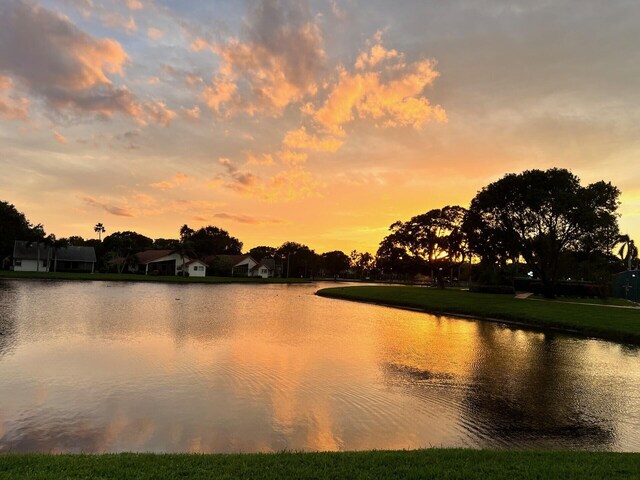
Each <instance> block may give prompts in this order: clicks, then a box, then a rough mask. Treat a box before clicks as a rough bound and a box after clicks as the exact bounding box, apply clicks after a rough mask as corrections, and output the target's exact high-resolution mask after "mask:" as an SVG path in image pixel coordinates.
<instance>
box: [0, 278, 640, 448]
mask: <svg viewBox="0 0 640 480" xmlns="http://www.w3.org/2000/svg"><path fill="white" fill-rule="evenodd" d="M324 286H330V285H328V284H318V285H291V286H287V285H168V284H144V283H107V282H49V281H7V280H2V281H0V333H1V335H0V452H6V451H13V452H22V451H41V452H119V451H154V452H240V451H242V452H257V451H278V450H283V449H292V450H360V449H372V448H376V449H400V448H417V447H428V446H464V447H498V448H504V447H506V448H525V447H526V448H528V447H536V448H537V447H544V448H580V449H603V450H625V451H640V351H639V350H638V349H635V348H633V347H625V346H621V345H617V344H614V343H609V342H603V341H596V340H586V339H577V338H572V337H568V336H562V335H545V334H541V333H536V332H530V331H522V330H518V329H513V328H509V327H506V326H504V325H499V324H493V323H485V322H476V321H467V320H459V319H454V318H446V317H436V316H432V315H426V314H420V313H413V312H407V311H400V310H393V309H390V308H385V307H378V306H372V305H365V304H358V303H349V302H346V301H340V300H331V299H325V298H320V297H317V296H315V295H314V292H315V291H316V290H317V289H318V288H321V287H324ZM594 308H595V307H594Z"/></svg>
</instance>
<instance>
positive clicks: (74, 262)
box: [51, 246, 97, 273]
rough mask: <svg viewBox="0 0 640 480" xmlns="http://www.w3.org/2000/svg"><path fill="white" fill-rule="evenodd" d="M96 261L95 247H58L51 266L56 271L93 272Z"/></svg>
mask: <svg viewBox="0 0 640 480" xmlns="http://www.w3.org/2000/svg"><path fill="white" fill-rule="evenodd" d="M96 261H97V260H96V251H95V249H94V248H93V247H83V246H69V247H60V248H58V249H56V254H55V255H54V257H53V265H52V266H51V268H52V269H53V271H54V272H76V273H93V272H94V270H95V267H96Z"/></svg>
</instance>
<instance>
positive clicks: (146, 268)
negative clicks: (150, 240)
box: [119, 250, 207, 277]
mask: <svg viewBox="0 0 640 480" xmlns="http://www.w3.org/2000/svg"><path fill="white" fill-rule="evenodd" d="M135 256H136V262H137V270H138V272H144V274H145V275H180V274H181V273H182V262H183V261H184V267H185V269H187V270H186V271H187V273H188V274H189V276H190V277H204V276H205V275H206V273H207V265H206V264H205V263H204V262H201V261H200V260H197V259H194V258H190V257H188V256H187V255H185V256H184V257H183V256H182V255H180V253H178V252H175V251H174V250H146V251H144V252H140V253H136V255H135ZM119 261H123V259H119Z"/></svg>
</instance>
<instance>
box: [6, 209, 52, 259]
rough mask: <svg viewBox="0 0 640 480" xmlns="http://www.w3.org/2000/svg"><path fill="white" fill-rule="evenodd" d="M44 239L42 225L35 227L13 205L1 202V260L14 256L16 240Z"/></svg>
mask: <svg viewBox="0 0 640 480" xmlns="http://www.w3.org/2000/svg"><path fill="white" fill-rule="evenodd" d="M44 237H45V232H44V228H43V227H42V225H33V224H32V223H31V222H30V221H29V220H27V217H26V216H25V215H24V213H22V212H20V211H18V209H17V208H16V207H15V206H14V205H13V204H11V203H8V202H2V201H0V258H4V257H6V256H9V255H11V254H12V252H13V244H14V243H15V241H16V240H26V241H42V239H44Z"/></svg>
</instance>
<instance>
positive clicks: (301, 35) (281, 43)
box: [191, 2, 325, 116]
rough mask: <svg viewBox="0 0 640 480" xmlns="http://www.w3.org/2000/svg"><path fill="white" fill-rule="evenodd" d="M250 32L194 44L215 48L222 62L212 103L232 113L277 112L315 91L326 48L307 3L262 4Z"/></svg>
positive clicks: (197, 48)
mask: <svg viewBox="0 0 640 480" xmlns="http://www.w3.org/2000/svg"><path fill="white" fill-rule="evenodd" d="M246 30H247V32H246V37H247V38H246V40H240V39H237V38H232V39H230V40H228V41H227V42H226V43H219V44H212V43H210V42H207V41H206V40H204V39H202V38H196V39H195V40H194V41H193V42H192V44H191V48H192V50H194V51H202V50H210V51H212V52H214V53H215V54H217V55H218V56H219V57H220V60H221V65H220V68H219V70H218V72H217V77H216V80H215V81H214V83H213V85H212V86H210V87H207V89H206V90H205V94H204V95H205V96H206V97H208V98H211V99H213V100H212V101H208V102H207V103H208V105H209V106H210V107H211V108H212V110H214V111H216V112H218V113H219V112H220V111H221V107H222V105H223V104H224V106H225V111H226V112H228V113H230V114H236V113H239V112H244V113H248V114H249V115H254V114H256V113H264V114H268V115H273V116H277V115H280V114H281V113H282V111H283V109H284V108H285V107H286V106H287V105H289V104H291V103H293V102H297V101H299V100H301V99H303V98H304V97H305V96H306V95H315V94H316V92H317V91H318V75H319V74H320V73H321V72H322V70H323V68H324V62H325V52H324V49H323V45H322V43H323V41H322V35H321V32H320V28H319V26H318V24H317V23H316V19H315V18H311V17H309V15H308V13H307V12H306V11H305V10H304V8H303V6H301V5H299V4H298V3H297V2H292V3H279V2H258V3H257V4H256V5H255V6H254V8H253V9H252V10H251V12H250V15H249V17H248V20H247V27H246ZM231 85H233V89H232V90H233V91H232V92H230V90H231V87H230V86H231ZM223 92H227V93H226V94H224V93H223Z"/></svg>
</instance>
